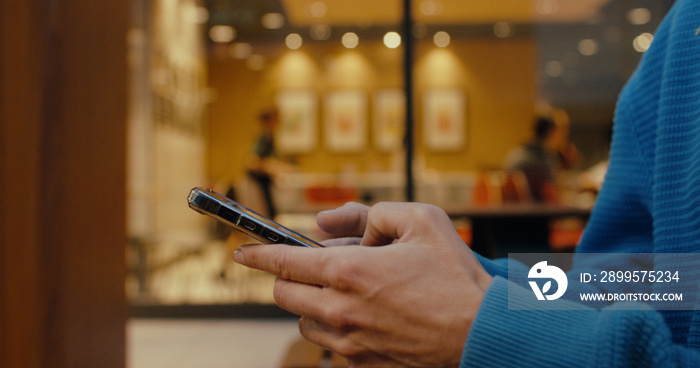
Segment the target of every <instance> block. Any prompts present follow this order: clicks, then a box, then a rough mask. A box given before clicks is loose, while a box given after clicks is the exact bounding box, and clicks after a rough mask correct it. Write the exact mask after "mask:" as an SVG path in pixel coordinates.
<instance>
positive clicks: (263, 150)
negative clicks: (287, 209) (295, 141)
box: [246, 108, 289, 218]
mask: <svg viewBox="0 0 700 368" xmlns="http://www.w3.org/2000/svg"><path fill="white" fill-rule="evenodd" d="M279 119H280V117H279V111H278V110H277V109H276V108H267V109H265V110H263V111H262V112H261V113H260V114H259V116H258V120H259V121H260V126H261V128H262V132H261V133H260V136H259V137H258V139H257V140H256V142H255V146H254V147H253V154H252V155H251V156H250V157H249V159H248V162H247V164H246V166H247V171H248V177H249V178H251V179H252V180H253V181H254V182H255V183H256V184H257V185H258V187H259V188H260V190H261V191H262V194H263V199H264V200H265V209H266V210H267V213H266V215H267V216H269V217H271V218H275V216H277V208H276V207H275V202H274V198H273V196H272V186H273V182H274V177H275V175H276V174H279V173H281V172H286V171H289V165H288V164H286V163H284V162H282V161H281V160H279V159H278V158H277V154H276V152H275V131H276V129H277V126H278V125H279Z"/></svg>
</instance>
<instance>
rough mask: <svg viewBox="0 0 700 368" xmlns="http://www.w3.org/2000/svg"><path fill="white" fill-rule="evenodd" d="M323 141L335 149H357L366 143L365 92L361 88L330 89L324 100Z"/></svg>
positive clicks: (342, 150) (340, 150)
mask: <svg viewBox="0 0 700 368" xmlns="http://www.w3.org/2000/svg"><path fill="white" fill-rule="evenodd" d="M324 108H325V125H324V128H325V129H324V130H325V142H326V145H327V147H328V149H329V150H331V151H335V152H356V151H360V150H363V149H365V148H366V146H367V95H366V94H365V93H364V92H363V91H361V90H350V89H348V90H337V91H332V92H329V93H328V94H327V95H326V97H325V100H324Z"/></svg>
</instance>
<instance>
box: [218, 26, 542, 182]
mask: <svg viewBox="0 0 700 368" xmlns="http://www.w3.org/2000/svg"><path fill="white" fill-rule="evenodd" d="M255 51H256V53H260V54H263V55H265V56H266V58H267V65H266V67H265V68H264V69H263V70H262V71H251V70H250V69H248V68H247V67H246V66H245V61H242V60H236V59H231V58H227V57H223V56H222V57H219V58H216V57H213V58H211V59H210V63H209V72H210V78H209V81H210V86H211V87H212V89H213V90H214V91H215V94H216V100H215V101H214V102H213V103H212V104H211V106H210V110H209V113H210V115H209V120H210V126H209V148H208V149H209V155H208V157H209V173H210V176H211V179H212V180H214V181H218V180H222V179H226V180H229V178H232V179H233V180H238V179H240V178H241V177H242V174H243V170H244V169H243V159H244V157H245V156H246V155H247V154H248V153H249V152H250V150H251V146H252V143H253V142H254V140H255V138H256V136H257V134H258V132H259V127H258V123H257V120H256V116H257V113H258V111H259V110H260V109H261V108H263V107H264V106H268V105H271V104H272V103H274V100H275V95H276V93H277V92H278V91H280V90H281V89H284V88H307V89H312V90H314V91H315V92H317V93H318V97H319V101H318V103H319V105H318V106H319V109H318V110H319V111H318V112H317V117H318V122H319V127H318V134H317V140H316V149H315V150H314V151H312V152H310V153H305V154H300V155H297V156H296V157H295V159H296V161H297V162H298V164H299V169H300V171H302V172H309V173H337V172H340V171H342V170H344V169H347V168H348V167H353V168H355V169H356V170H357V171H359V172H365V171H368V170H376V169H380V170H390V169H391V168H392V167H396V168H402V166H401V165H400V164H399V165H398V166H397V158H399V159H400V158H401V156H402V154H401V153H386V152H381V151H379V150H378V149H376V148H375V147H373V145H372V137H371V135H372V129H371V127H368V129H367V131H368V137H367V142H368V148H367V150H366V151H364V152H361V153H336V152H331V151H329V150H328V149H327V148H326V147H325V146H324V144H323V142H322V137H323V123H322V121H321V119H322V117H323V111H322V110H323V96H324V93H325V92H329V91H332V90H337V89H340V88H356V89H361V90H363V91H365V92H366V93H367V98H368V111H367V114H368V116H367V121H368V123H370V124H371V122H372V113H373V112H372V94H373V93H374V92H376V91H377V90H379V89H383V88H400V87H402V83H403V82H402V73H403V72H402V65H403V64H402V63H403V62H402V60H403V59H402V56H403V55H402V50H401V49H394V50H391V49H387V48H386V47H384V46H383V45H382V44H380V43H379V42H375V43H371V44H370V43H369V42H367V43H363V44H362V45H361V47H359V48H358V49H356V50H347V49H345V48H343V47H342V46H340V45H330V44H319V43H316V44H311V43H310V42H309V43H308V44H305V45H304V46H303V47H302V48H301V49H300V50H298V51H290V50H287V49H286V48H284V46H283V45H281V44H280V45H278V46H269V47H267V48H265V49H261V48H260V47H258V46H256V50H255ZM535 55H536V52H535V43H534V42H533V40H531V39H527V38H519V39H511V40H499V41H494V40H492V39H470V40H462V41H459V40H453V42H452V44H451V45H450V46H449V47H448V48H446V49H437V48H435V47H434V46H432V44H428V43H427V41H426V42H425V43H423V44H420V45H419V46H418V47H417V55H416V69H415V79H416V80H415V82H416V97H415V102H416V105H417V107H416V109H415V112H416V113H415V117H416V136H417V138H416V141H417V143H418V149H417V151H418V155H419V156H424V161H425V163H426V166H427V167H428V168H433V169H438V170H441V171H451V172H454V171H462V172H464V171H474V170H477V169H480V168H483V167H494V166H499V165H500V164H501V162H502V161H503V158H504V157H505V155H506V153H507V151H508V150H509V149H510V148H512V147H513V146H515V145H516V144H518V143H519V142H521V141H523V140H524V139H525V138H526V136H527V134H528V130H529V126H530V121H531V120H532V117H533V115H534V112H533V111H534V105H535V91H536V88H535V80H536V78H535V76H534V74H533V73H534V71H535V62H536V60H535ZM435 65H437V67H435ZM433 87H456V88H459V89H461V90H462V91H463V93H464V96H465V97H466V99H467V101H466V104H465V106H466V111H465V117H466V120H467V122H466V129H465V136H466V137H465V145H464V147H463V148H462V149H461V150H459V151H455V152H448V153H435V152H425V150H424V149H422V146H421V142H422V141H423V140H422V138H421V134H422V125H421V121H420V120H421V116H422V115H421V114H422V109H421V106H420V105H421V101H422V97H421V96H422V93H423V92H424V91H425V90H426V89H427V88H433Z"/></svg>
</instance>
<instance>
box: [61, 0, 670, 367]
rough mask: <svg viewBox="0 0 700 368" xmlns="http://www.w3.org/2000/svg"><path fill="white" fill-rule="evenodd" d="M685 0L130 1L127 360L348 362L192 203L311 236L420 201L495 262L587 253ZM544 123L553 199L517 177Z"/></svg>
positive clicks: (240, 238)
mask: <svg viewBox="0 0 700 368" xmlns="http://www.w3.org/2000/svg"><path fill="white" fill-rule="evenodd" d="M671 3H672V2H671V1H658V0H634V1H633V0H527V1H525V0H489V1H483V0H401V1H400V0H384V1H371V0H353V1H341V0H256V1H251V0H132V1H130V2H129V6H128V23H127V24H128V26H127V27H126V33H125V34H124V35H123V37H124V40H125V42H126V50H125V56H126V69H125V70H126V73H125V75H124V78H123V79H124V82H125V88H126V90H125V91H126V94H125V95H126V96H127V97H126V111H125V113H124V117H125V119H124V120H125V122H124V124H125V129H124V134H125V138H124V139H123V140H121V141H120V142H122V143H123V146H124V147H122V151H123V152H124V154H125V161H124V167H125V171H124V174H125V175H124V190H123V194H124V195H123V201H124V211H123V215H124V216H123V217H124V228H125V236H124V238H125V239H126V241H125V244H124V251H123V253H124V254H125V262H124V270H125V271H124V273H123V276H125V279H124V280H123V285H124V286H123V290H124V291H125V299H124V300H125V304H126V325H125V327H124V330H125V341H126V343H125V348H124V349H123V350H124V356H125V358H124V360H123V361H122V363H123V364H124V366H127V367H130V368H145V367H151V368H158V367H301V366H304V367H306V366H308V367H312V366H313V367H318V366H328V367H331V366H333V367H342V366H345V365H344V362H343V360H342V358H340V357H338V356H335V355H334V354H329V353H328V352H326V351H324V350H323V349H321V348H318V347H315V346H312V345H310V343H306V342H304V340H303V338H301V336H300V335H299V333H298V331H297V321H296V317H295V316H294V315H291V314H289V313H288V312H286V311H283V310H282V309H280V308H278V307H277V306H276V305H275V304H274V300H273V295H272V288H273V285H274V282H275V277H274V276H272V275H270V274H267V273H264V272H261V271H256V270H251V269H247V268H245V267H243V266H240V265H238V264H236V263H235V262H233V260H232V257H231V255H232V253H233V251H234V250H235V249H236V248H237V247H239V246H240V245H243V244H248V243H252V242H255V240H253V239H251V238H249V237H247V236H246V235H243V234H242V233H239V232H237V231H233V230H232V229H231V228H229V227H227V226H225V225H221V224H219V223H217V222H216V221H215V220H213V219H212V218H210V217H207V216H203V215H201V214H199V213H197V212H195V211H193V210H192V209H191V208H189V207H188V204H187V203H186V199H187V195H188V193H189V191H190V189H192V188H194V187H206V188H210V189H213V190H215V191H216V192H219V193H221V194H225V195H227V196H229V197H230V198H231V199H233V200H235V201H237V202H239V203H240V204H242V205H244V206H246V207H248V208H250V209H252V210H254V211H256V212H258V213H260V214H262V215H265V216H270V217H273V218H274V220H276V221H278V222H280V223H281V224H283V225H285V226H287V227H288V228H290V229H292V230H294V231H297V232H299V233H301V234H304V235H305V236H307V237H309V238H311V239H313V240H317V241H322V240H324V239H327V238H328V237H329V235H328V234H325V233H324V232H323V231H322V230H320V229H319V227H318V225H317V224H316V214H317V213H318V212H320V211H324V210H329V209H333V208H336V207H338V206H341V205H343V204H344V203H346V202H349V201H354V202H360V203H364V204H367V205H370V206H371V205H373V204H375V203H378V202H383V201H409V202H424V203H430V204H434V205H437V206H439V207H440V208H442V209H443V210H444V211H445V212H446V213H447V214H448V215H449V217H450V218H451V220H452V222H453V224H454V226H455V229H456V230H457V232H458V234H459V235H460V237H462V239H463V240H464V242H465V243H466V244H467V245H468V246H469V247H471V248H472V249H473V250H474V251H477V252H479V253H480V254H483V255H485V256H487V257H491V258H495V257H507V256H508V254H509V253H528V252H536V253H543V252H560V253H570V252H573V251H574V250H575V248H576V244H577V242H578V239H579V238H580V236H581V234H582V233H583V231H585V225H586V221H587V219H588V217H589V215H590V213H591V210H592V208H593V207H594V205H595V200H596V194H597V191H598V190H599V189H600V185H602V182H603V179H604V175H605V168H606V162H607V155H608V150H609V145H610V138H611V135H612V129H613V128H612V126H613V116H614V110H615V103H616V99H617V96H618V94H619V92H620V90H621V88H622V87H623V85H624V84H625V82H626V80H627V79H628V78H629V77H630V75H631V74H632V73H633V72H634V69H635V67H636V65H637V63H638V62H639V60H640V58H641V57H642V56H643V55H644V52H645V51H646V50H647V49H648V48H649V46H650V45H651V43H652V42H653V32H654V30H655V29H656V27H657V25H658V24H659V22H660V21H661V19H662V18H663V16H664V14H665V13H666V11H667V10H668V8H669V6H670V4H671ZM270 116H273V117H274V119H275V122H274V124H272V125H269V126H268V125H266V124H267V123H266V121H265V119H268V118H269V117H270ZM543 118H544V119H545V120H547V121H549V122H550V123H551V124H553V126H554V127H553V128H552V129H551V134H550V135H549V136H548V137H547V140H546V143H545V147H546V150H547V152H548V153H549V154H551V156H548V157H551V158H553V160H552V161H551V162H549V163H550V164H551V165H552V166H551V169H552V170H551V172H552V178H551V179H552V180H551V182H549V183H548V184H547V185H548V186H547V193H548V195H547V196H545V197H544V198H542V197H541V196H539V195H537V194H536V191H537V189H536V188H534V182H533V181H531V180H530V179H529V178H528V177H527V173H526V172H524V171H519V170H514V169H513V165H512V161H513V158H514V157H515V156H517V154H516V153H517V152H518V149H519V148H522V147H523V145H524V144H526V143H528V142H531V141H532V140H533V137H534V136H535V134H536V131H535V129H534V127H535V126H536V123H537V122H538V121H539V120H541V119H543ZM269 127H271V128H269ZM268 128H269V129H270V131H269V134H268V131H267V129H268ZM266 134H267V135H266ZM260 137H268V140H267V141H264V140H261V138H260ZM261 142H263V143H261ZM265 142H266V144H265ZM261 151H267V152H266V154H262V153H261ZM261 162H266V165H265V168H266V169H267V170H265V174H266V177H267V180H268V182H267V185H264V184H261V180H259V175H258V176H256V175H255V174H256V173H258V171H261V170H260V167H261V166H260V165H261ZM254 165H258V166H256V167H255V166H254ZM270 168H271V169H270ZM266 190H269V192H267V193H266ZM69 358H70V357H69ZM69 358H66V361H70V359H69ZM323 361H325V363H324V362H323ZM321 364H326V365H321Z"/></svg>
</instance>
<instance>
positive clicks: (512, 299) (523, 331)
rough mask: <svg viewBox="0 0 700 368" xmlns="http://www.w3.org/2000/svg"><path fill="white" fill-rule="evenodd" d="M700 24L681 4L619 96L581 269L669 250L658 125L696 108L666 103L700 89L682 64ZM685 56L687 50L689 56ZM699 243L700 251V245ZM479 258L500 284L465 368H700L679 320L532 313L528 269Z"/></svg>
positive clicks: (636, 313) (695, 72) (641, 311)
mask: <svg viewBox="0 0 700 368" xmlns="http://www.w3.org/2000/svg"><path fill="white" fill-rule="evenodd" d="M698 19H700V3H699V2H697V1H695V0H679V1H677V2H676V4H675V5H674V7H673V8H672V9H671V11H670V12H669V14H668V15H667V17H666V19H665V20H664V22H662V24H661V25H660V27H659V29H658V30H657V33H656V34H655V39H654V45H652V49H650V50H649V52H647V54H646V55H645V56H644V59H643V60H642V63H641V64H640V67H639V68H638V70H637V72H636V73H635V75H634V76H633V77H632V79H631V80H630V81H629V82H628V84H627V86H626V87H625V90H623V92H622V94H621V96H620V101H619V103H618V108H617V111H616V120H615V128H614V135H613V145H612V150H611V159H610V167H609V171H608V175H607V176H606V179H605V184H604V186H603V190H602V191H601V193H600V195H599V197H598V201H597V203H596V207H595V209H594V210H593V213H592V215H591V218H590V220H589V223H588V225H587V227H586V230H585V233H584V236H583V239H582V242H581V244H580V245H579V247H578V249H577V252H578V253H579V254H577V256H576V257H575V259H574V268H575V269H577V268H586V267H593V268H596V269H609V266H606V264H605V262H614V258H612V257H610V258H605V257H602V258H595V259H600V262H601V263H599V264H589V263H586V262H589V261H587V260H590V259H594V258H589V257H583V256H581V254H582V253H657V252H668V251H669V250H668V249H661V248H660V243H659V242H660V240H659V239H660V235H663V233H662V232H661V227H660V226H659V224H660V223H661V222H662V221H664V219H665V218H666V217H664V216H666V215H665V214H664V213H663V212H661V211H662V210H664V207H662V206H660V205H659V202H658V200H656V201H655V198H654V196H655V194H654V191H653V190H652V188H655V186H658V185H659V183H658V182H656V183H655V182H654V180H655V179H658V178H663V177H664V175H668V173H670V171H663V172H657V171H659V167H661V166H660V165H659V162H660V161H659V159H660V158H659V157H656V153H657V151H659V148H658V147H657V144H658V142H660V139H661V142H663V139H664V137H663V136H661V137H659V136H657V134H664V130H663V129H658V127H657V125H656V124H657V122H658V121H660V120H661V118H660V116H661V114H665V112H664V111H665V110H664V109H666V110H668V109H671V106H670V103H689V102H688V101H695V100H697V99H696V98H690V95H680V94H678V93H677V92H676V91H675V90H674V91H673V92H674V93H675V94H673V95H671V94H665V95H660V94H663V93H666V91H667V89H668V88H667V86H668V84H669V83H676V84H678V83H679V80H680V79H681V78H684V80H685V81H686V84H687V81H688V80H690V79H692V80H698V81H700V69H699V68H698V67H694V66H691V65H680V64H681V63H682V62H687V61H688V60H691V58H690V57H688V55H693V56H692V60H696V59H697V57H696V56H694V55H698V54H699V51H700V36H697V38H696V40H697V42H698V44H697V45H698V46H695V44H693V46H690V45H689V43H690V42H689V41H691V40H692V41H694V42H695V40H693V39H692V37H694V34H695V33H696V30H697V29H700V28H698V27H699V26H700V21H699V20H698ZM671 49H673V51H674V52H673V54H672V53H671ZM678 50H681V51H683V50H685V51H684V52H685V54H683V53H682V52H681V53H680V54H679V51H678ZM671 64H673V65H671ZM688 85H689V86H693V85H695V84H688ZM688 90H689V91H690V92H688V93H695V92H693V91H692V90H693V89H692V88H688ZM694 90H695V91H697V89H694ZM693 96H696V95H693ZM663 104H665V105H664V106H660V105H663ZM677 109H678V108H677V106H675V107H674V108H673V110H674V111H675V110H677ZM686 120H687V119H686ZM664 123H666V122H664ZM677 133H678V132H677ZM686 134H687V133H686ZM699 136H700V133H699ZM671 138H673V137H669V138H668V139H671ZM667 166H668V165H667ZM666 169H668V170H671V169H673V168H672V167H666ZM657 189H658V188H657ZM676 222H678V221H676ZM676 228H679V227H676ZM688 228H694V226H690V225H688ZM655 232H656V233H655ZM676 232H678V230H676ZM676 238H678V234H676ZM689 238H692V237H689ZM694 239H697V237H695V238H694ZM693 244H695V248H694V249H695V250H696V251H697V242H693ZM692 249H693V248H690V247H689V248H684V251H690V250H692ZM478 258H479V261H480V262H481V264H482V265H483V266H484V268H485V269H486V271H487V272H489V274H491V275H493V276H495V277H494V281H493V282H492V284H491V286H490V287H489V289H488V290H487V292H486V295H485V297H484V299H483V302H482V304H481V307H480V309H479V311H478V313H477V316H476V318H475V320H474V322H473V324H472V326H471V329H470V331H469V337H468V339H467V342H466V344H465V347H464V350H463V354H462V360H461V363H460V367H511V366H517V367H552V366H561V367H700V352H699V351H698V350H694V349H692V348H689V347H686V346H684V345H680V344H681V343H684V342H685V336H684V333H687V324H689V323H690V320H689V319H687V318H686V319H679V321H683V322H682V323H680V324H678V323H675V324H669V320H672V319H673V318H672V317H669V315H671V313H662V312H659V311H654V310H651V309H648V308H647V309H645V306H644V305H642V304H634V305H633V304H631V303H615V304H612V305H610V306H607V307H605V308H603V309H601V310H595V309H586V308H583V307H582V306H581V305H575V306H574V305H571V306H570V307H569V308H567V305H569V304H571V303H574V302H572V301H567V300H562V299H560V300H556V301H548V303H560V304H561V306H560V307H558V308H555V309H557V310H542V309H541V308H539V310H538V308H537V305H534V304H532V303H537V302H538V301H537V300H536V299H534V298H533V297H532V291H531V290H529V289H527V288H526V287H527V286H525V285H523V283H522V280H508V271H509V267H510V268H511V270H512V269H513V267H515V268H517V267H522V268H523V269H524V268H525V266H524V265H518V264H515V265H513V264H512V262H514V261H510V260H507V259H499V260H488V259H486V258H484V257H480V256H478ZM612 265H614V264H612ZM509 306H510V309H509ZM513 306H518V308H513ZM515 309H522V310H515ZM690 313H692V312H690ZM679 315H682V313H679ZM696 317H697V316H696ZM671 325H673V326H671ZM670 326H671V327H673V328H671V327H670ZM683 326H685V327H683ZM683 330H685V332H682V331H683Z"/></svg>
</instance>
